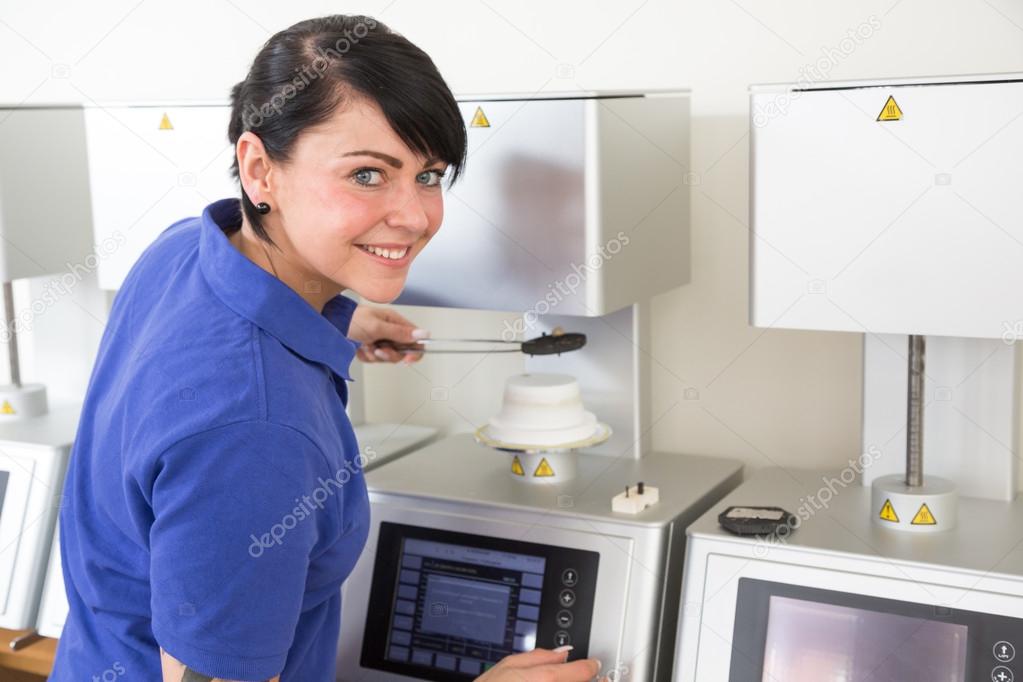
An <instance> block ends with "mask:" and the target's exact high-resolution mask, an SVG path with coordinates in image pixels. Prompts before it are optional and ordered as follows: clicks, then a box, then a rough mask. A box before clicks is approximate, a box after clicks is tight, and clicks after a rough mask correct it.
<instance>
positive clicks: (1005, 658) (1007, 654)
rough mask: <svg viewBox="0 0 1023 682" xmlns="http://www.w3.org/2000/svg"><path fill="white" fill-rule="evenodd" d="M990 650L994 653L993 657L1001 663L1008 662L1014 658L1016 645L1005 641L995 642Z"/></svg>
mask: <svg viewBox="0 0 1023 682" xmlns="http://www.w3.org/2000/svg"><path fill="white" fill-rule="evenodd" d="M992 651H993V652H994V654H995V658H996V659H998V660H999V661H1001V662H1002V663H1008V662H1009V661H1011V660H1012V659H1014V658H1016V647H1014V646H1013V645H1011V644H1009V643H1008V642H1006V641H1001V642H997V643H996V644H995V646H994V648H993V649H992Z"/></svg>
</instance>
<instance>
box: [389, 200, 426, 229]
mask: <svg viewBox="0 0 1023 682" xmlns="http://www.w3.org/2000/svg"><path fill="white" fill-rule="evenodd" d="M387 224H388V225H389V226H391V227H400V228H404V229H406V230H415V231H417V232H423V231H425V230H426V229H427V228H428V227H429V226H430V220H429V217H428V216H427V215H426V209H425V208H424V207H423V201H422V198H421V197H420V196H419V193H418V192H417V191H416V190H411V191H409V192H407V193H404V194H403V195H401V196H399V197H398V199H397V202H396V204H395V206H394V208H393V210H392V211H391V213H390V215H389V216H388V218H387Z"/></svg>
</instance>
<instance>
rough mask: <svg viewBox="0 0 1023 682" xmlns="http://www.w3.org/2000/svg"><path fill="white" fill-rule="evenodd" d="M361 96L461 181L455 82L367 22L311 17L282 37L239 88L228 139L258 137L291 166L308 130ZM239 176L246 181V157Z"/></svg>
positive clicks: (251, 216) (249, 211) (245, 200)
mask: <svg viewBox="0 0 1023 682" xmlns="http://www.w3.org/2000/svg"><path fill="white" fill-rule="evenodd" d="M353 94H354V95H362V96H364V97H366V98H368V99H370V100H372V101H374V102H376V104H377V105H378V106H379V107H380V109H381V110H382V111H383V113H384V116H385V117H386V118H387V120H388V122H389V123H390V124H391V128H393V129H394V132H395V133H397V135H398V137H400V138H401V140H402V141H403V142H404V143H405V144H406V145H407V146H408V147H409V149H411V150H413V151H415V152H416V153H418V154H420V155H422V156H425V157H427V158H438V159H440V160H441V161H444V162H445V163H447V164H448V165H449V171H448V173H447V174H446V176H447V177H449V178H450V180H449V185H450V183H453V182H454V181H455V180H456V179H457V178H458V176H459V174H460V173H461V170H462V167H463V166H464V164H465V154H466V145H467V143H466V133H465V122H464V121H463V120H462V115H461V113H460V112H459V110H458V103H457V102H456V101H455V98H454V96H453V95H452V94H451V90H450V89H449V88H448V86H447V83H445V82H444V79H443V78H442V77H441V75H440V72H438V71H437V67H436V66H435V65H434V63H433V60H431V59H430V57H429V56H428V55H427V54H426V53H425V52H423V51H422V50H421V49H419V48H418V47H416V46H415V45H413V44H412V43H411V42H409V40H407V39H406V38H405V37H403V36H401V35H399V34H398V33H395V32H393V31H392V30H391V29H389V28H388V27H387V26H385V25H384V24H382V23H381V22H379V21H377V20H375V19H373V18H371V17H365V16H346V15H340V14H337V15H333V16H328V17H320V18H317V19H308V20H306V21H302V22H299V23H297V24H295V25H294V26H291V27H289V28H286V29H284V30H283V31H280V32H279V33H276V34H274V35H273V36H272V37H271V38H270V39H269V40H268V41H267V42H266V44H265V45H263V48H262V49H261V50H260V51H259V54H257V55H256V59H255V60H254V61H253V62H252V67H251V68H250V69H249V73H248V75H247V76H246V77H245V80H243V81H242V82H240V83H238V84H237V85H235V86H234V88H232V89H231V123H230V125H229V126H228V132H227V137H228V140H230V142H231V144H237V142H238V138H239V137H241V134H242V133H243V132H245V131H247V130H251V131H252V132H253V133H255V134H256V135H257V136H259V139H260V140H262V142H263V146H264V147H265V148H266V152H267V155H268V156H269V157H270V158H271V159H274V160H280V161H286V160H287V159H288V158H289V154H290V152H291V151H292V148H293V146H294V144H295V142H296V140H297V139H298V136H299V135H300V134H301V133H302V131H303V130H305V129H306V128H309V127H312V126H315V125H318V124H320V123H323V122H325V121H326V120H328V119H329V118H330V117H331V115H333V113H334V112H335V111H336V110H337V108H338V107H339V106H340V105H341V104H342V103H344V102H345V100H346V99H347V98H348V97H350V96H351V95H353ZM231 172H232V174H233V175H234V177H235V178H238V179H239V181H240V176H239V169H238V157H237V155H236V156H235V159H234V163H233V164H232V166H231ZM240 184H241V183H240V182H239V185H240ZM241 195H242V196H241V201H242V210H243V211H244V212H245V216H246V217H247V218H248V220H249V223H250V224H251V225H252V229H253V230H254V231H255V233H256V234H257V235H258V236H259V237H260V238H261V239H264V240H266V241H270V237H269V235H268V234H267V233H266V230H265V228H264V227H263V225H262V223H261V221H260V217H261V216H260V214H259V212H258V211H256V207H255V205H253V203H252V201H251V200H250V199H249V197H248V196H247V195H246V194H245V190H244V188H242V191H241Z"/></svg>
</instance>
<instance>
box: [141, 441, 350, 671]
mask: <svg viewBox="0 0 1023 682" xmlns="http://www.w3.org/2000/svg"><path fill="white" fill-rule="evenodd" d="M326 470H327V465H326V460H325V459H324V458H323V455H322V453H321V452H320V450H319V448H317V447H316V446H315V444H314V443H313V442H312V441H311V440H309V439H308V438H307V437H306V436H304V435H303V434H302V433H300V432H298V431H296V430H294V429H291V428H288V427H285V426H281V425H276V424H269V423H265V422H258V421H252V422H243V423H236V424H231V425H228V426H223V427H220V428H216V429H212V430H209V431H205V432H202V433H199V434H196V435H193V436H190V437H188V438H186V439H184V440H181V441H179V442H178V443H176V444H175V445H173V446H172V447H170V448H169V449H168V450H166V451H165V452H164V453H163V454H162V456H161V457H160V460H159V463H158V468H157V471H158V472H159V473H157V474H156V475H155V478H154V481H153V483H152V497H151V500H152V507H153V517H154V520H153V524H152V527H151V531H150V536H149V540H150V585H151V589H152V617H153V620H152V625H153V634H154V635H155V637H156V641H157V642H158V643H159V645H160V647H161V648H163V649H164V650H166V651H167V652H168V653H169V654H170V655H172V656H174V657H175V658H176V659H178V660H179V661H181V662H182V663H184V664H185V665H187V666H188V667H191V668H193V669H194V670H196V671H198V672H201V673H204V674H206V675H210V676H213V677H219V678H224V679H229V680H266V679H269V678H271V677H274V676H275V675H278V674H280V673H281V671H282V670H283V669H284V664H285V662H286V660H287V655H288V651H289V649H290V648H291V645H292V642H293V639H294V633H295V628H296V626H297V623H298V620H299V614H300V612H301V610H302V606H303V598H304V595H305V586H306V579H307V572H308V567H309V562H310V556H311V555H313V554H314V553H315V552H316V551H318V548H319V546H320V545H321V544H322V543H324V542H325V541H328V539H329V537H330V535H331V534H332V533H334V532H335V531H336V529H337V528H338V525H339V523H338V518H339V511H338V510H339V509H340V508H341V500H340V499H339V498H340V497H341V495H342V493H343V489H342V487H341V486H340V485H338V482H337V480H336V479H334V478H332V477H331V476H330V475H329V474H327V473H326ZM331 484H333V485H331Z"/></svg>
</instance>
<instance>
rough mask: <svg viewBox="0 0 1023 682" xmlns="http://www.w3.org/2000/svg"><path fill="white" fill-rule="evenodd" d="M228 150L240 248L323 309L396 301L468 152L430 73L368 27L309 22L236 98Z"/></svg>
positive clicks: (269, 51)
mask: <svg viewBox="0 0 1023 682" xmlns="http://www.w3.org/2000/svg"><path fill="white" fill-rule="evenodd" d="M228 137H229V139H230V140H231V142H232V143H234V144H235V145H236V147H237V151H238V153H237V157H236V160H235V164H234V167H233V170H234V173H235V175H236V176H237V177H238V179H239V182H240V184H241V187H242V199H241V205H242V210H243V213H244V224H243V226H242V229H241V230H240V231H239V232H238V233H237V234H236V235H234V236H233V237H232V242H234V243H235V245H236V246H238V247H239V248H240V249H241V250H242V252H243V253H245V254H246V255H248V256H249V257H250V258H251V259H252V260H254V261H255V262H256V263H257V264H260V265H264V266H270V268H271V269H273V268H276V269H277V272H278V276H279V277H281V278H282V279H283V280H284V281H286V282H288V283H289V284H290V285H292V287H293V288H295V289H296V291H299V292H300V293H302V295H303V296H304V297H306V298H307V300H309V301H310V303H312V304H313V306H314V307H317V304H319V305H322V303H323V302H325V301H327V300H329V299H330V298H331V297H333V296H334V295H336V294H337V293H339V292H340V291H341V290H343V289H351V290H353V291H355V292H357V293H359V294H361V295H362V296H364V297H365V298H367V299H369V300H371V301H374V302H389V301H391V300H393V299H394V298H395V297H397V296H398V294H399V293H400V292H401V288H402V286H403V285H404V282H405V276H406V274H407V272H408V266H409V264H410V263H411V262H412V261H413V260H414V259H415V257H416V255H417V254H418V253H419V252H420V251H421V250H422V249H423V247H424V246H426V243H427V242H428V241H429V240H430V238H431V237H433V235H434V234H435V233H436V232H437V230H438V228H439V227H440V223H441V219H442V216H443V204H442V197H441V191H440V183H441V178H444V177H445V176H446V177H448V179H449V181H450V182H454V180H455V179H456V178H457V177H458V175H459V173H460V171H461V169H462V165H463V163H464V159H465V148H466V135H465V125H464V123H463V122H462V116H461V114H460V112H459V110H458V105H457V103H456V102H455V100H454V98H453V97H452V95H451V92H450V91H449V90H448V88H447V85H446V84H445V83H444V80H443V79H442V78H441V76H440V74H439V73H438V72H437V70H436V68H435V67H434V65H433V62H432V61H431V60H430V58H429V57H428V56H427V55H426V54H425V53H424V52H423V51H422V50H420V49H419V48H417V47H416V46H415V45H413V44H412V43H410V42H408V41H407V40H405V39H404V38H403V37H401V36H400V35H398V34H396V33H393V32H391V31H390V30H388V29H387V27H385V26H384V25H382V24H380V23H379V22H377V21H376V20H374V19H371V18H369V17H325V18H321V19H312V20H309V21H304V22H302V23H299V24H296V25H295V26H292V27H291V28H290V29H288V30H287V31H284V32H283V33H281V34H278V36H275V38H274V39H272V40H270V41H269V42H268V43H267V44H266V45H265V46H264V47H263V49H262V51H261V52H260V53H259V54H258V55H257V57H256V59H255V61H254V63H253V65H252V69H251V70H250V72H249V74H248V76H247V77H246V79H245V80H244V81H242V82H241V83H239V84H238V85H236V86H235V87H234V90H233V91H232V117H231V125H230V128H229V135H228ZM257 205H258V206H259V208H257ZM260 208H262V210H263V211H266V212H265V213H264V212H261V211H260V210H259V209H260ZM268 246H269V247H270V248H266V249H265V248H264V247H268Z"/></svg>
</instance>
